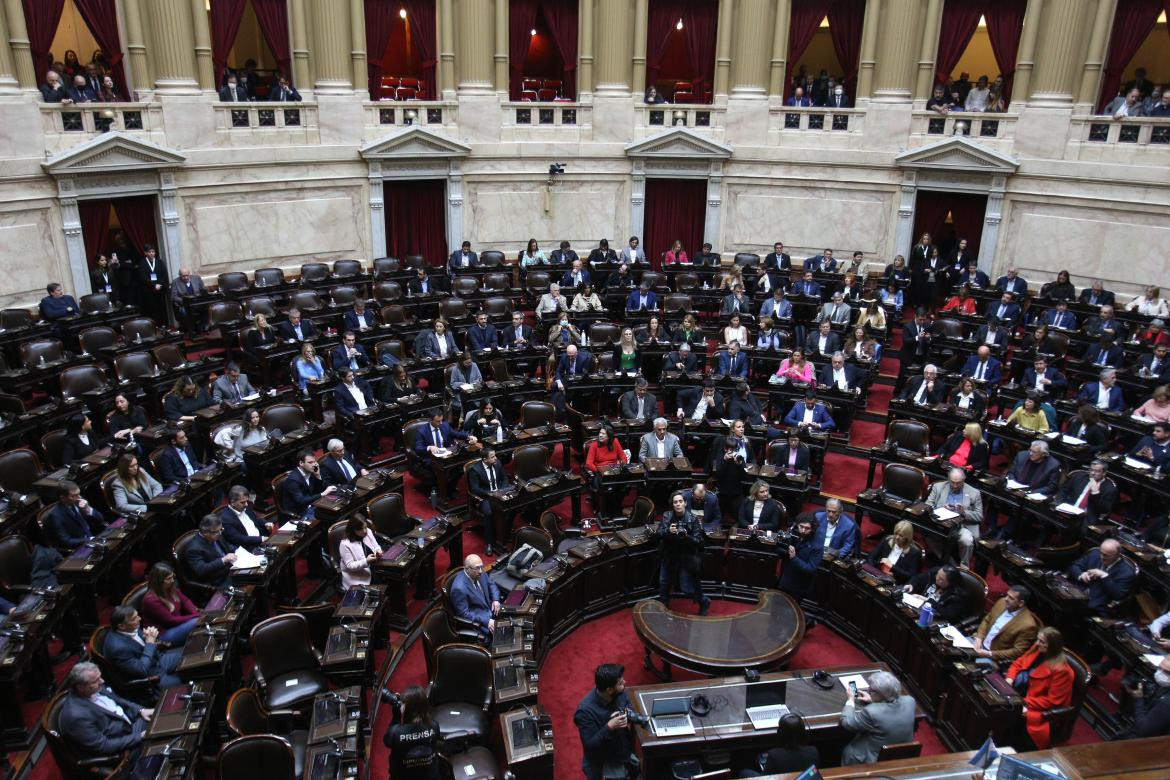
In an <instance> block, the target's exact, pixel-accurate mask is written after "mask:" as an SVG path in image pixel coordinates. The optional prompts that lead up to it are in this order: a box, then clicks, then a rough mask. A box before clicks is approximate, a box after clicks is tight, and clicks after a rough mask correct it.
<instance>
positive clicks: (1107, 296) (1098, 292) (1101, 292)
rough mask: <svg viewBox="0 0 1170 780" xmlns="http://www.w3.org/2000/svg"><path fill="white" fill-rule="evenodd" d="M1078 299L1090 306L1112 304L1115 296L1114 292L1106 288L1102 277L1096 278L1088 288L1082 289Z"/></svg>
mask: <svg viewBox="0 0 1170 780" xmlns="http://www.w3.org/2000/svg"><path fill="white" fill-rule="evenodd" d="M1077 300H1079V301H1080V302H1081V303H1087V304H1088V305H1090V306H1112V305H1113V303H1114V296H1113V293H1112V292H1110V291H1109V290H1106V289H1105V285H1104V284H1102V283H1101V280H1100V279H1094V280H1093V283H1092V284H1090V285H1089V287H1088V288H1086V289H1084V290H1081V294H1080V296H1078V298H1077Z"/></svg>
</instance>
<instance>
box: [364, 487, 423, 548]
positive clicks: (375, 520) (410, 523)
mask: <svg viewBox="0 0 1170 780" xmlns="http://www.w3.org/2000/svg"><path fill="white" fill-rule="evenodd" d="M366 518H367V519H368V520H369V521H370V525H372V526H373V527H374V533H375V534H377V535H378V536H380V537H382V538H383V539H385V540H386V542H387V543H390V544H392V543H393V541H394V540H395V539H397V538H398V537H400V536H402V535H403V534H407V533H410V532H411V531H413V530H414V529H415V528H416V527H417V526H419V525H421V524H422V519H420V518H418V517H414V516H413V515H408V514H407V513H406V503H405V502H404V501H403V500H402V494H401V493H384V494H382V495H380V496H378V497H377V498H375V499H373V500H372V501H369V502H367V503H366ZM379 541H381V540H379Z"/></svg>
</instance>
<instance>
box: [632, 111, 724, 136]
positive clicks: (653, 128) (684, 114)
mask: <svg viewBox="0 0 1170 780" xmlns="http://www.w3.org/2000/svg"><path fill="white" fill-rule="evenodd" d="M726 117H727V109H726V108H724V107H723V106H715V105H708V104H706V103H676V104H673V105H671V104H667V103H662V104H657V105H645V104H643V103H639V104H638V105H637V106H635V108H634V125H635V128H636V129H635V134H636V135H637V136H638V137H645V136H652V135H656V134H658V133H661V132H662V131H663V130H666V129H668V128H671V127H689V128H690V129H692V130H697V131H699V132H704V131H709V132H710V134H711V136H712V138H714V139H715V140H719V141H721V140H723V131H724V128H725V124H726V123H725V120H726Z"/></svg>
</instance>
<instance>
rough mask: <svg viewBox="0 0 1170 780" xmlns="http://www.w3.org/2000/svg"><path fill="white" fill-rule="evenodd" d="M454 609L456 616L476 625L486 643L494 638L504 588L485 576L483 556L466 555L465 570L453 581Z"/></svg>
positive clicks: (452, 601) (452, 598)
mask: <svg viewBox="0 0 1170 780" xmlns="http://www.w3.org/2000/svg"><path fill="white" fill-rule="evenodd" d="M451 608H452V609H454V610H455V616H456V617H459V618H462V619H464V620H467V621H470V622H472V623H474V624H475V625H476V628H478V629H479V632H480V636H481V637H482V638H483V640H484V642H485V643H486V642H490V641H491V638H492V632H493V631H495V629H496V615H498V614H499V613H500V590H499V588H497V587H496V583H494V582H492V580H491V578H490V577H485V576H483V559H482V558H480V557H479V556H478V555H468V556H467V557H466V558H464V559H463V571H461V572H459V573H458V574H457V575H455V579H454V581H452V582H451Z"/></svg>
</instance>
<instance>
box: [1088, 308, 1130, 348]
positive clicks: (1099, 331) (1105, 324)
mask: <svg viewBox="0 0 1170 780" xmlns="http://www.w3.org/2000/svg"><path fill="white" fill-rule="evenodd" d="M1126 332H1127V331H1126V328H1125V325H1124V324H1123V323H1121V322H1118V321H1117V318H1116V317H1114V316H1113V307H1112V306H1110V305H1108V304H1106V305H1103V306H1102V307H1101V313H1100V314H1098V315H1097V316H1096V317H1089V319H1087V320H1086V321H1085V334H1086V335H1088V336H1096V337H1101V336H1105V335H1108V336H1112V337H1113V340H1114V341H1124V340H1125V334H1126Z"/></svg>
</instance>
